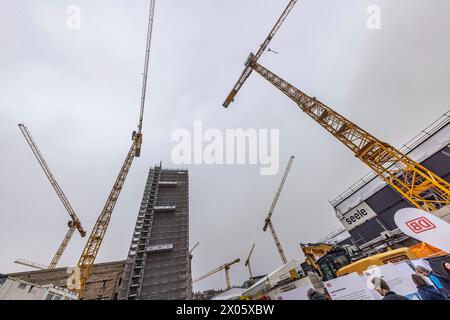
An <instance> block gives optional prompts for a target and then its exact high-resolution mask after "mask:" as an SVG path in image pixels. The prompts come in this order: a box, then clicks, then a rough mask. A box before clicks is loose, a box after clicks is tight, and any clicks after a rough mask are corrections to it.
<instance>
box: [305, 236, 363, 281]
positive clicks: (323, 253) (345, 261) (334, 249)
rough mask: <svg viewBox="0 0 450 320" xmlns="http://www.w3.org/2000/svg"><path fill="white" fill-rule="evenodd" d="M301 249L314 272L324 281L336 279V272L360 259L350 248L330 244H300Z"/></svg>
mask: <svg viewBox="0 0 450 320" xmlns="http://www.w3.org/2000/svg"><path fill="white" fill-rule="evenodd" d="M300 249H301V250H302V252H303V254H304V255H305V262H306V263H307V264H308V266H309V268H310V269H311V270H312V271H315V272H316V273H317V274H318V275H319V276H320V277H322V279H323V280H324V281H325V280H330V279H334V278H336V272H337V271H338V270H339V269H340V268H342V267H344V266H347V265H349V264H351V263H352V262H353V261H354V259H357V258H359V257H360V256H358V255H357V253H356V251H354V250H352V249H351V248H350V246H338V245H333V244H329V243H307V244H304V243H300Z"/></svg>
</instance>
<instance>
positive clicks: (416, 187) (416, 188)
mask: <svg viewBox="0 0 450 320" xmlns="http://www.w3.org/2000/svg"><path fill="white" fill-rule="evenodd" d="M296 2H297V1H295V0H291V1H290V2H289V4H288V6H287V8H286V9H285V10H284V12H283V14H282V15H281V17H280V18H279V19H278V21H277V23H276V24H275V26H274V28H273V29H272V31H271V32H270V33H269V35H268V37H267V38H266V39H265V41H264V43H263V44H262V45H261V47H260V48H259V50H258V51H257V53H256V54H253V53H250V55H249V57H248V58H247V60H246V62H245V68H244V71H243V73H242V74H241V76H240V78H239V80H238V82H237V83H236V84H235V86H234V87H233V89H232V90H231V92H230V93H229V95H228V96H227V98H226V100H225V102H224V103H223V106H224V107H225V108H227V107H229V105H230V103H231V102H233V101H234V98H235V96H236V94H237V93H238V91H239V90H240V89H241V87H242V85H243V84H244V82H245V80H246V79H247V78H248V77H249V76H250V74H251V72H252V71H253V70H254V71H256V72H257V73H259V74H260V75H261V76H262V77H263V78H264V79H266V80H267V81H269V82H270V83H271V84H272V85H274V86H275V87H276V88H277V89H279V90H280V91H281V92H283V93H284V94H285V95H286V96H288V97H289V98H290V99H291V100H292V101H293V102H295V103H296V104H297V105H298V107H299V108H300V110H302V111H303V112H305V113H306V114H307V115H308V116H310V117H311V118H312V119H313V120H314V121H316V122H317V123H318V124H319V125H320V126H322V127H323V128H324V129H325V130H327V131H328V132H330V133H331V134H332V135H333V136H334V137H335V138H337V139H338V140H339V141H341V142H342V143H343V144H344V145H345V146H346V147H348V148H349V149H350V150H351V151H352V152H353V153H354V154H355V156H356V157H357V158H358V159H360V160H361V161H362V162H363V163H365V164H366V165H367V166H369V167H370V168H371V169H372V170H373V171H374V172H375V173H376V174H377V175H378V176H379V177H380V178H381V179H382V180H384V181H385V182H386V183H387V184H389V185H390V186H391V187H392V188H393V189H394V190H396V191H397V192H398V193H400V194H401V195H402V196H403V197H404V198H405V199H407V200H408V201H409V202H410V203H411V204H412V205H413V206H415V207H417V208H419V209H423V210H426V211H428V212H431V211H435V210H437V209H439V208H442V207H445V206H447V205H449V204H450V183H448V182H447V181H445V180H444V179H442V178H441V177H439V176H438V175H437V174H435V173H433V172H431V171H430V170H428V169H426V168H425V167H423V166H422V165H420V164H419V163H417V162H416V161H414V160H412V159H411V158H409V157H408V156H407V155H405V154H403V153H402V152H401V151H399V150H398V149H396V148H394V147H393V146H391V145H389V144H387V143H385V142H382V141H380V140H378V139H377V138H375V137H374V136H372V135H371V134H369V133H368V132H367V131H365V130H363V129H362V128H360V127H358V126H357V125H356V124H354V123H353V122H351V121H350V120H348V119H347V118H345V117H344V116H342V115H340V114H339V113H337V112H336V111H334V110H332V109H331V108H330V107H328V106H326V105H325V104H324V103H322V102H320V101H319V100H318V99H316V98H315V97H311V96H308V95H307V94H305V93H304V92H302V91H300V90H299V89H297V88H296V87H294V86H293V85H291V84H290V83H289V82H287V81H285V80H284V79H282V78H281V77H279V76H278V75H276V74H274V73H273V72H271V71H269V70H268V69H266V68H265V67H263V66H262V65H260V64H259V63H258V59H259V58H260V57H261V55H262V53H263V52H264V50H265V49H266V48H267V46H268V44H269V42H270V41H271V40H272V39H273V37H274V36H275V33H276V32H277V31H278V29H279V28H280V26H281V24H282V23H283V21H284V20H285V19H286V17H287V15H288V14H289V13H290V11H291V10H292V7H293V6H294V5H295V3H296Z"/></svg>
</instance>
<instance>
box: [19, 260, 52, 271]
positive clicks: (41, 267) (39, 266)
mask: <svg viewBox="0 0 450 320" xmlns="http://www.w3.org/2000/svg"><path fill="white" fill-rule="evenodd" d="M14 263H17V264H21V265H23V266H27V267H31V268H34V269H38V270H45V269H48V267H47V266H44V265H43V264H40V263H37V262H33V261H29V260H25V259H17V260H16V261H14Z"/></svg>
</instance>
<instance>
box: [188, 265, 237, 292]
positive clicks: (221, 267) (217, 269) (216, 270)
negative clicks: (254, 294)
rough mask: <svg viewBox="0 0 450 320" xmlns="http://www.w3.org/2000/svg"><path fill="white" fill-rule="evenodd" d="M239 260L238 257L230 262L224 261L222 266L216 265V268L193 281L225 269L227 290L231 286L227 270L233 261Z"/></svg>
mask: <svg viewBox="0 0 450 320" xmlns="http://www.w3.org/2000/svg"><path fill="white" fill-rule="evenodd" d="M240 261H241V259H239V258H238V259H236V260H234V261H232V262H229V263H225V264H224V265H223V266H220V267H218V268H216V269H214V270H211V271H210V272H208V273H206V274H204V275H203V276H201V277H200V278H198V279H197V280H194V283H195V282H197V281H200V280H203V279H205V278H207V277H209V276H211V275H213V274H215V273H217V272H219V271H222V270H225V278H226V280H227V290H228V289H230V288H231V281H230V272H229V271H230V267H231V266H232V265H233V264H235V263H239V262H240Z"/></svg>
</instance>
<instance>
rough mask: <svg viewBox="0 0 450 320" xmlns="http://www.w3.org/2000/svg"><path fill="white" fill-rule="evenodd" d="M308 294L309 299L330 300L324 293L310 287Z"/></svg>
mask: <svg viewBox="0 0 450 320" xmlns="http://www.w3.org/2000/svg"><path fill="white" fill-rule="evenodd" d="M306 295H307V296H308V299H309V300H328V299H327V298H326V297H325V295H324V294H322V293H320V292H319V291H317V290H315V289H313V288H310V289H309V290H308V291H307V292H306Z"/></svg>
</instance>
